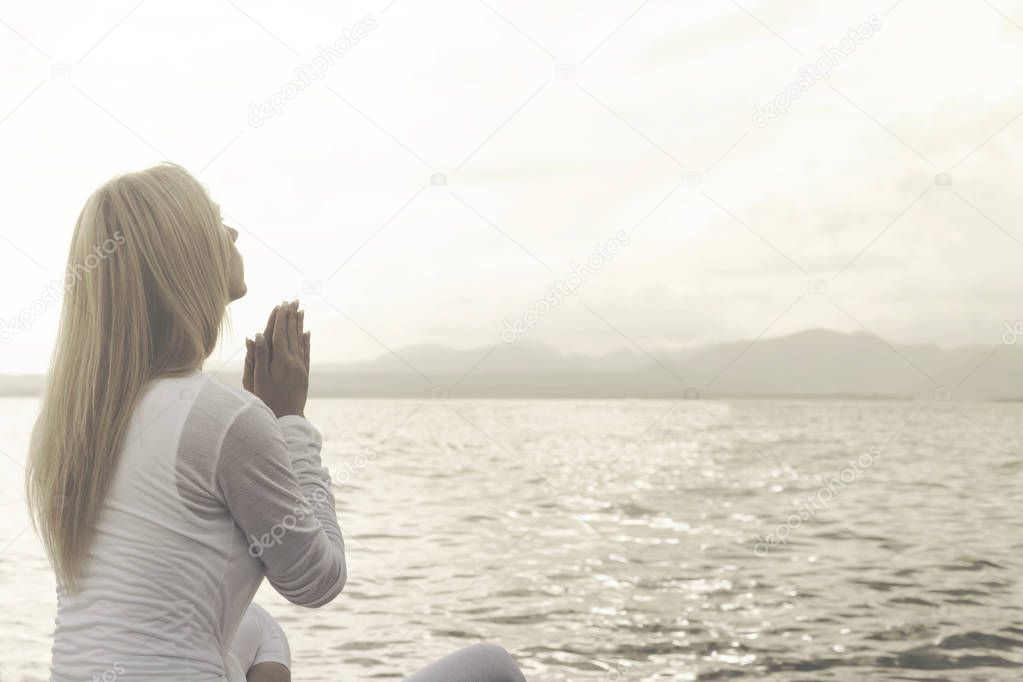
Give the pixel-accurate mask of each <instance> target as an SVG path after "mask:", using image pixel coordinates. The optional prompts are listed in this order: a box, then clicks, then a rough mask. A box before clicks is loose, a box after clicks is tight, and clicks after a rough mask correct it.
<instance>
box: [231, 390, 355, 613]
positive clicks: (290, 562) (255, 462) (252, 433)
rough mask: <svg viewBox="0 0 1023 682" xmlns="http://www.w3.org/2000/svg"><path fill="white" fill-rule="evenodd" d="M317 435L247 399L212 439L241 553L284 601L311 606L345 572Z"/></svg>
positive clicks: (338, 586) (329, 594) (324, 599)
mask: <svg viewBox="0 0 1023 682" xmlns="http://www.w3.org/2000/svg"><path fill="white" fill-rule="evenodd" d="M321 444H322V441H321V439H320V434H319V432H318V431H317V430H316V428H315V427H314V426H313V425H312V424H310V423H309V422H308V421H306V420H305V419H304V418H302V417H298V416H288V417H284V418H282V419H281V420H279V421H278V420H277V419H276V418H275V417H274V415H273V413H272V412H271V411H270V409H269V408H268V407H266V405H264V404H263V403H262V402H260V401H253V402H252V403H250V404H249V405H247V406H246V407H245V408H243V409H242V410H241V412H240V413H239V414H238V416H237V417H236V418H235V419H234V420H233V422H232V423H231V425H230V427H229V428H228V430H227V432H226V434H225V436H224V441H223V443H222V444H221V446H220V455H219V458H218V460H217V466H216V471H215V481H216V488H217V494H218V496H219V497H220V498H221V500H222V501H223V502H224V504H225V505H227V508H228V509H229V510H230V512H231V515H232V516H233V517H234V520H235V523H237V524H238V526H239V527H240V528H241V529H242V531H243V532H244V533H245V537H246V539H247V540H248V542H249V553H250V554H251V555H252V556H254V557H257V558H259V559H260V560H261V561H262V562H263V565H264V567H265V570H266V577H267V579H268V580H269V581H270V584H271V585H273V586H274V589H276V590H277V591H278V592H279V593H280V594H281V595H283V596H284V597H285V598H286V599H287V600H288V601H290V602H292V603H294V604H299V605H301V606H308V607H318V606H322V605H324V604H326V603H328V602H330V601H331V600H332V599H333V598H334V597H336V596H337V595H338V594H339V593H340V592H341V590H342V588H344V585H345V581H346V579H347V569H346V565H345V547H344V540H343V539H342V537H341V529H340V527H339V526H338V521H337V512H336V510H335V509H334V494H333V492H332V490H331V483H330V474H329V473H328V472H327V469H326V468H325V467H324V466H323V465H322V464H321V462H320V447H321Z"/></svg>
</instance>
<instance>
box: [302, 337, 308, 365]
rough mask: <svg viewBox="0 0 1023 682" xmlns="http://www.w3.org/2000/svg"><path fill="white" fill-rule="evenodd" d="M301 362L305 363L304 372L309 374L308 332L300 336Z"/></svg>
mask: <svg viewBox="0 0 1023 682" xmlns="http://www.w3.org/2000/svg"><path fill="white" fill-rule="evenodd" d="M302 361H303V362H304V363H305V371H306V373H308V372H309V332H306V333H305V334H303V335H302Z"/></svg>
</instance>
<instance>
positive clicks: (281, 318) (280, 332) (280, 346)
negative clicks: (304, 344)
mask: <svg viewBox="0 0 1023 682" xmlns="http://www.w3.org/2000/svg"><path fill="white" fill-rule="evenodd" d="M290 316H291V307H290V306H286V305H285V306H281V308H280V310H278V311H277V319H276V320H274V331H273V344H274V349H275V350H276V351H277V353H278V354H285V355H286V354H287V353H288V317H290Z"/></svg>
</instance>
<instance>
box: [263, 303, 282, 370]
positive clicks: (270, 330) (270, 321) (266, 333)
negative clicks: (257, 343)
mask: <svg viewBox="0 0 1023 682" xmlns="http://www.w3.org/2000/svg"><path fill="white" fill-rule="evenodd" d="M279 308H280V306H276V305H275V306H274V309H273V310H271V311H270V317H269V318H267V320H266V329H265V330H263V337H264V338H266V339H267V340H269V339H272V338H273V335H274V321H275V320H276V319H277V311H278V309H279ZM268 350H269V353H270V359H273V353H274V349H273V346H272V345H271V346H270V348H269V349H268Z"/></svg>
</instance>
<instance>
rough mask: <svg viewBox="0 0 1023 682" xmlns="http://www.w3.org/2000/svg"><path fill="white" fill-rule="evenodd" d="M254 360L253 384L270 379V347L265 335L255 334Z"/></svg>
mask: <svg viewBox="0 0 1023 682" xmlns="http://www.w3.org/2000/svg"><path fill="white" fill-rule="evenodd" d="M255 345H256V362H255V368H254V369H253V373H252V374H253V384H254V385H255V384H262V383H264V382H267V381H269V380H270V348H269V346H268V345H267V342H266V337H265V336H263V335H262V334H256V344H255Z"/></svg>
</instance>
